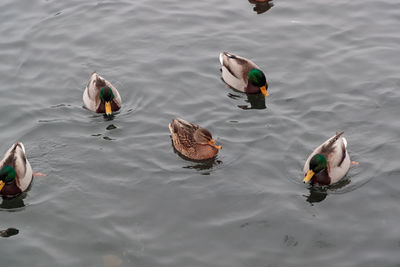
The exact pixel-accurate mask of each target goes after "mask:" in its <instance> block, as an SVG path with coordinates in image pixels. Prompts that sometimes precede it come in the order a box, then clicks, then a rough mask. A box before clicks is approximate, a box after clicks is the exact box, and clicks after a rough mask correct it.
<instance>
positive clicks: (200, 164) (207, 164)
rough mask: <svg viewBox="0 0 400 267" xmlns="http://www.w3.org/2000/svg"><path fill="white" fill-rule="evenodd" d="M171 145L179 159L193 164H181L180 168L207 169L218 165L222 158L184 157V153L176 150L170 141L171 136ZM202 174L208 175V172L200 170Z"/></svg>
mask: <svg viewBox="0 0 400 267" xmlns="http://www.w3.org/2000/svg"><path fill="white" fill-rule="evenodd" d="M171 146H172V149H173V150H174V153H175V154H177V155H178V156H179V157H180V158H181V159H183V160H186V161H190V162H192V163H193V164H190V165H187V166H183V167H182V168H184V169H195V170H198V171H204V170H209V169H211V168H213V167H214V166H218V165H220V164H222V163H223V162H222V160H219V159H217V157H214V158H211V159H206V160H194V159H191V158H188V157H186V156H185V155H182V154H181V153H180V152H179V151H178V150H176V149H175V147H174V144H173V143H172V138H171ZM202 174H203V175H210V173H209V172H202Z"/></svg>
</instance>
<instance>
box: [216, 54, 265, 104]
mask: <svg viewBox="0 0 400 267" xmlns="http://www.w3.org/2000/svg"><path fill="white" fill-rule="evenodd" d="M219 61H220V62H221V66H222V67H221V70H222V79H223V80H224V81H225V83H227V84H228V85H229V86H230V87H232V88H234V89H236V90H239V91H242V92H244V93H247V94H258V93H260V92H261V93H262V94H263V95H264V96H268V91H267V90H268V83H267V79H266V78H265V74H264V72H262V71H261V69H260V68H259V67H258V66H257V65H256V64H255V63H254V62H253V61H251V60H249V59H247V58H244V57H240V56H236V55H233V54H230V53H228V52H222V53H221V54H220V55H219Z"/></svg>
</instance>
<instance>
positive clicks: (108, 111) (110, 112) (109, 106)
mask: <svg viewBox="0 0 400 267" xmlns="http://www.w3.org/2000/svg"><path fill="white" fill-rule="evenodd" d="M104 105H105V107H106V115H107V116H108V115H111V114H112V111H111V103H110V102H106V103H105V104H104Z"/></svg>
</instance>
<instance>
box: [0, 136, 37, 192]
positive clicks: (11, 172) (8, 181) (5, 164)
mask: <svg viewBox="0 0 400 267" xmlns="http://www.w3.org/2000/svg"><path fill="white" fill-rule="evenodd" d="M32 178H33V172H32V168H31V165H30V164H29V161H28V160H27V158H26V156H25V147H24V145H23V144H22V143H19V142H17V143H15V144H13V145H12V146H11V147H10V149H9V150H8V151H7V152H6V154H5V155H4V157H3V159H2V160H1V161H0V195H1V196H3V197H14V196H16V195H18V194H20V193H22V192H24V191H25V190H26V189H28V187H29V185H30V184H31V182H32Z"/></svg>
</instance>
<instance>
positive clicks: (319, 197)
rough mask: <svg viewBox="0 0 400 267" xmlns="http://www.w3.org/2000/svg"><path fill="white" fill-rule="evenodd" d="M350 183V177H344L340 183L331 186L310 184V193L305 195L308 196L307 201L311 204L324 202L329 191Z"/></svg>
mask: <svg viewBox="0 0 400 267" xmlns="http://www.w3.org/2000/svg"><path fill="white" fill-rule="evenodd" d="M348 184H350V179H342V180H341V181H339V182H338V183H336V184H332V185H329V186H317V185H310V187H309V190H310V195H308V196H306V195H304V197H305V198H306V201H307V202H309V203H310V204H313V203H318V202H322V201H323V200H325V198H326V197H327V196H328V191H335V190H338V189H341V188H343V187H345V186H347V185H348Z"/></svg>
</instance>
